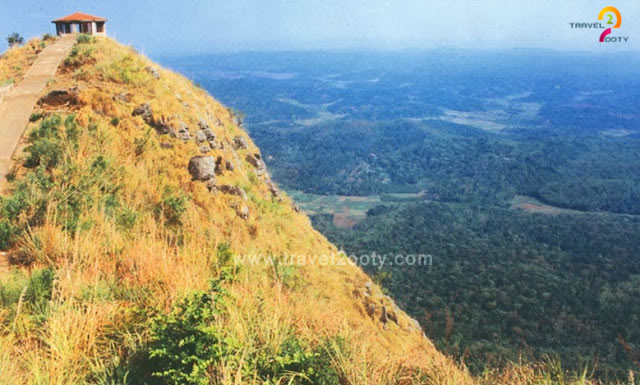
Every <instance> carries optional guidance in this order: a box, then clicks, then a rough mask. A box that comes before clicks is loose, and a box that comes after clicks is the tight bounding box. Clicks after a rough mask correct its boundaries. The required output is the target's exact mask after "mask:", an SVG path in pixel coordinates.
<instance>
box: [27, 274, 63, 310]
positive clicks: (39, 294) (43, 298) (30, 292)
mask: <svg viewBox="0 0 640 385" xmlns="http://www.w3.org/2000/svg"><path fill="white" fill-rule="evenodd" d="M55 278H56V275H55V272H54V271H53V270H52V269H51V268H45V269H40V270H34V271H33V272H32V273H31V278H29V284H28V285H27V290H26V291H25V295H24V300H25V302H26V303H28V304H29V307H30V309H31V311H32V312H33V313H35V314H37V315H40V316H41V317H44V316H45V315H46V313H47V310H48V309H49V302H50V301H51V295H52V292H53V285H54V281H55Z"/></svg>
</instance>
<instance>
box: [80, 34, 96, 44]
mask: <svg viewBox="0 0 640 385" xmlns="http://www.w3.org/2000/svg"><path fill="white" fill-rule="evenodd" d="M95 41H96V39H95V38H94V37H93V36H91V35H89V34H86V33H81V34H79V35H78V37H77V38H76V42H77V43H78V44H90V43H94V42H95Z"/></svg>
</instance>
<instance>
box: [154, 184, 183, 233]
mask: <svg viewBox="0 0 640 385" xmlns="http://www.w3.org/2000/svg"><path fill="white" fill-rule="evenodd" d="M186 210H187V197H186V196H185V195H183V194H179V195H175V194H172V193H170V192H168V191H167V192H165V197H164V199H163V201H162V203H161V204H160V205H158V206H157V210H156V211H157V212H160V213H162V215H163V216H164V218H165V223H166V224H168V225H181V224H182V214H184V212H185V211H186Z"/></svg>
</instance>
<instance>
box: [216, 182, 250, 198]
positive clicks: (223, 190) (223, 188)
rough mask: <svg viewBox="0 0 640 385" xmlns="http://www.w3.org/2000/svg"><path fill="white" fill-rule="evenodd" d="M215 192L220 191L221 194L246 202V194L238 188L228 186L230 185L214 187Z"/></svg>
mask: <svg viewBox="0 0 640 385" xmlns="http://www.w3.org/2000/svg"><path fill="white" fill-rule="evenodd" d="M216 190H217V191H220V192H221V193H223V194H228V195H235V196H239V197H241V198H242V199H243V200H245V201H246V200H247V193H246V192H245V191H244V189H243V188H242V187H238V186H230V185H220V186H217V187H216Z"/></svg>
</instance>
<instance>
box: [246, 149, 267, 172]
mask: <svg viewBox="0 0 640 385" xmlns="http://www.w3.org/2000/svg"><path fill="white" fill-rule="evenodd" d="M245 159H246V161H247V162H249V164H250V165H252V166H253V167H254V168H255V169H256V174H258V175H263V174H264V173H266V172H267V168H266V166H265V164H264V162H263V161H262V156H260V154H257V153H256V154H249V155H247V157H246V158H245Z"/></svg>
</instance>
